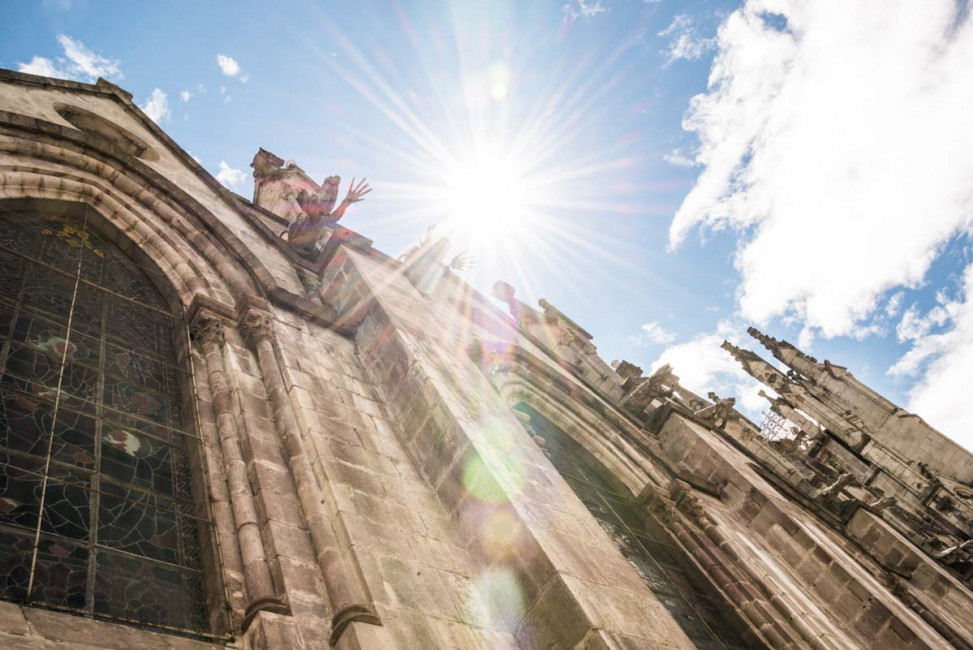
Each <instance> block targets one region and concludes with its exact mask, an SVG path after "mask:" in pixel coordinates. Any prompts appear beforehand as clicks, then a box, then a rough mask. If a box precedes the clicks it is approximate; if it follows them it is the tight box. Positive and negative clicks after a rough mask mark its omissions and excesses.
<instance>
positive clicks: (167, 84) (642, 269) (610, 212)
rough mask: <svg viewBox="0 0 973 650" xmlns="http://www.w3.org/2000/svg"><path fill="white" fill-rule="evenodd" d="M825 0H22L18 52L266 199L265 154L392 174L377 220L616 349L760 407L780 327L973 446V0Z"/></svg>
mask: <svg viewBox="0 0 973 650" xmlns="http://www.w3.org/2000/svg"><path fill="white" fill-rule="evenodd" d="M910 5H914V6H910ZM918 5H922V7H921V8H917V6H918ZM812 6H813V8H802V6H801V3H798V2H796V1H791V0H750V1H748V2H715V1H713V2H708V1H702V0H699V1H679V2H677V1H675V0H659V1H656V2H645V1H642V0H598V1H596V0H585V1H583V2H581V1H579V0H571V1H570V2H566V1H565V0H559V1H555V2H541V1H536V2H535V1H532V2H490V3H487V2H483V3H480V2H473V1H465V0H464V1H463V2H452V3H450V2H416V3H409V2H400V3H375V2H355V3H347V2H333V3H317V2H313V3H312V2H290V3H274V4H273V5H271V4H270V3H265V2H233V3H229V2H226V3H211V4H205V3H196V2H192V3H191V2H183V3H180V2H167V3H132V2H84V1H80V0H74V1H71V0H63V1H60V2H58V1H53V0H52V1H47V2H38V3H4V4H3V5H2V7H0V24H2V25H3V27H2V28H0V29H2V30H3V36H4V38H3V39H0V66H2V67H6V68H11V69H15V70H16V69H21V68H23V67H24V66H26V69H28V70H33V71H42V72H43V71H47V72H48V73H53V74H59V75H61V76H65V77H69V78H75V79H78V80H82V81H91V80H93V74H95V73H101V74H105V75H106V76H108V77H109V78H110V79H111V80H113V81H115V82H116V83H118V84H119V85H121V86H122V87H123V88H125V89H127V90H128V91H130V92H132V93H133V95H134V97H135V101H136V102H137V103H139V104H140V105H141V106H144V107H146V109H147V112H149V113H150V114H152V116H153V117H154V118H155V119H156V121H157V122H159V124H160V125H161V126H162V127H163V128H164V129H165V130H166V131H167V132H168V133H169V134H170V135H171V136H172V137H173V138H174V139H175V140H176V141H177V142H179V143H180V144H181V146H182V147H183V148H184V149H186V150H188V151H190V152H191V153H192V154H193V155H195V156H196V157H197V158H198V159H199V160H200V161H201V163H202V164H203V166H204V167H206V168H207V169H208V170H210V171H211V172H212V173H213V174H214V175H217V174H220V172H221V171H222V174H221V175H220V176H219V177H220V178H221V180H223V181H224V182H225V183H226V184H228V185H230V186H231V187H232V189H234V190H235V191H237V192H238V193H240V194H242V195H244V196H249V195H250V194H251V193H252V182H251V179H250V169H249V167H248V165H249V163H250V160H251V159H252V157H253V155H254V153H255V152H256V150H257V148H258V147H264V148H266V149H268V150H270V151H272V152H274V153H276V154H278V155H279V156H281V157H283V158H285V159H293V160H295V161H296V162H297V163H298V164H299V165H300V166H301V167H303V168H304V169H305V170H306V171H307V172H308V173H309V174H310V175H311V176H312V177H313V178H316V179H318V180H320V179H323V178H324V177H325V176H327V175H329V174H340V175H341V176H342V178H343V179H344V182H343V188H345V187H347V183H348V181H349V180H350V179H351V178H352V177H356V178H361V177H363V176H365V177H367V178H368V180H369V182H370V183H371V185H372V186H373V188H374V191H373V192H372V193H371V194H370V195H369V196H368V198H367V200H366V201H364V202H363V203H360V204H357V205H355V206H353V207H352V208H351V209H350V210H349V212H348V216H346V224H347V226H348V227H350V228H353V229H355V230H357V231H359V232H361V233H362V234H364V235H365V236H367V237H369V238H371V239H373V240H374V241H375V244H376V246H378V247H379V248H381V249H382V250H384V251H386V252H389V253H391V254H399V253H401V252H402V251H404V250H405V249H406V248H408V247H409V246H410V245H411V244H412V243H414V242H415V241H416V240H417V239H418V238H419V237H420V236H421V235H422V234H423V233H424V232H425V230H426V228H427V227H429V226H430V225H433V224H440V225H441V226H442V225H443V224H445V228H446V230H447V232H448V233H449V234H450V237H451V239H452V240H453V242H454V244H455V247H456V249H457V251H458V250H460V249H469V250H470V251H471V252H472V253H473V254H474V255H475V256H476V258H477V260H478V264H477V266H476V268H475V269H474V270H472V271H470V272H467V273H466V274H465V277H467V279H468V280H470V281H471V282H472V283H473V284H474V285H475V286H477V287H478V288H480V289H481V290H483V291H487V290H488V289H489V287H490V285H491V284H492V283H493V281H494V280H497V279H504V280H506V281H508V282H510V283H511V284H513V285H514V286H515V287H516V288H517V291H518V297H520V298H521V299H524V300H526V301H530V302H533V301H534V300H536V299H537V298H541V297H543V298H547V299H548V300H550V301H551V302H552V303H553V304H554V305H556V306H557V307H558V308H560V309H561V310H562V311H564V312H565V313H567V314H568V315H570V316H571V317H572V318H573V319H575V320H576V321H578V322H579V323H581V324H582V325H583V326H584V327H585V328H587V329H588V330H589V331H590V332H592V333H593V334H594V335H595V343H596V345H597V346H598V348H599V352H600V353H601V354H602V356H603V357H604V358H605V359H606V360H611V359H615V358H625V359H628V360H631V361H633V362H636V363H639V364H640V365H642V366H643V367H644V368H646V369H647V370H648V369H649V368H650V367H651V366H652V365H653V364H656V363H658V362H659V360H660V359H663V360H667V361H671V362H673V364H674V365H675V366H676V371H677V374H679V375H681V376H683V377H684V379H685V380H686V383H687V384H690V385H691V387H694V388H698V389H701V388H703V387H704V386H705V387H707V388H713V389H716V390H717V392H720V393H721V394H724V393H738V394H741V396H743V397H744V398H745V399H744V400H743V403H744V406H746V407H747V408H748V409H749V410H750V411H751V412H753V410H754V409H756V408H759V404H760V402H759V400H756V401H755V398H754V395H755V388H754V385H753V384H752V382H748V381H747V379H746V378H745V377H743V376H741V374H740V373H739V372H735V371H734V368H733V362H732V360H728V358H727V357H725V356H724V353H723V352H722V351H721V350H719V347H718V344H719V341H720V340H722V338H723V337H729V338H731V339H734V340H735V341H736V342H743V343H745V344H746V345H748V346H749V347H752V348H753V347H754V346H755V345H756V343H755V342H754V343H753V345H751V344H750V341H748V340H746V338H747V337H746V335H745V329H746V326H747V325H748V324H751V323H756V324H758V325H759V326H760V327H761V329H763V330H764V331H766V332H768V333H770V334H772V335H774V336H777V337H778V338H780V337H783V338H787V339H788V340H791V341H794V342H797V341H798V339H800V340H801V341H802V342H803V343H804V344H805V345H807V346H808V347H810V351H811V352H812V353H813V354H815V355H816V356H817V357H819V358H829V359H831V360H832V361H834V362H835V363H838V364H841V365H846V366H848V367H849V368H850V369H851V370H852V371H853V372H854V373H855V374H856V375H857V376H858V377H859V378H860V379H862V380H863V381H865V382H866V383H868V384H870V385H872V386H873V387H875V388H876V389H877V390H879V391H880V392H882V393H884V394H886V395H887V396H889V397H890V398H891V399H893V401H896V402H897V403H899V404H901V405H903V406H906V407H914V408H916V410H917V411H918V412H919V414H920V415H923V416H924V417H926V418H927V419H929V420H930V421H931V422H932V423H933V424H934V425H937V426H939V427H940V428H942V429H943V430H944V432H945V433H947V434H950V435H953V436H955V437H957V438H963V436H967V437H966V438H965V439H964V444H966V445H967V446H970V445H971V444H973V443H971V440H973V433H971V431H973V419H971V417H973V416H969V415H966V414H964V413H962V412H960V411H959V410H958V409H957V408H955V405H957V404H961V403H962V400H963V399H964V394H965V393H964V391H963V388H968V387H969V386H973V370H969V367H970V366H973V306H971V305H970V303H969V301H968V295H967V292H968V291H969V290H970V289H973V273H969V274H967V269H968V268H969V266H970V264H971V262H973V259H971V258H973V256H971V249H970V245H969V240H968V232H969V229H970V215H971V209H970V206H971V201H973V194H971V188H973V183H971V182H970V181H969V179H970V178H973V173H970V172H973V158H971V156H973V154H971V153H970V152H971V151H973V142H970V140H971V138H973V135H971V134H973V128H966V127H968V126H973V125H970V118H969V117H968V116H967V115H965V114H964V112H963V111H962V110H960V108H959V107H960V106H962V105H963V102H964V101H965V102H966V104H965V105H966V106H967V107H968V106H969V101H970V99H971V98H973V89H971V85H970V84H971V82H970V81H968V80H966V77H969V76H970V75H968V74H965V75H964V74H962V71H963V70H964V69H965V70H969V69H970V68H971V67H973V31H971V28H970V25H969V22H970V21H969V20H967V14H968V11H967V4H966V3H965V2H960V3H959V4H956V3H954V2H952V1H951V0H930V1H929V2H927V3H914V2H913V3H909V2H906V1H903V2H889V3H887V7H885V6H883V7H885V8H886V10H885V13H882V14H880V15H878V16H876V12H875V11H874V10H871V9H869V7H868V6H867V3H859V2H851V1H849V2H843V3H842V2H831V1H830V0H820V1H819V2H816V3H813V5H812ZM917 12H919V13H918V14H917ZM220 57H222V58H220ZM708 80H709V85H708ZM930 80H931V81H930ZM694 97H695V98H696V99H694ZM150 101H151V103H150ZM966 113H969V111H968V110H967V111H966ZM234 170H237V171H238V172H239V173H235V172H234ZM964 174H965V178H966V181H965V187H964V183H963V180H962V179H963V178H964V176H963V175H964ZM480 180H482V183H479V182H478V181H480ZM474 186H475V187H474ZM457 188H460V189H457ZM460 213H462V214H460ZM967 275H968V276H969V278H967ZM964 282H965V283H966V284H964ZM896 296H898V297H896ZM967 359H968V360H970V361H971V363H969V364H967V363H966V362H965V361H966V360H967ZM890 369H891V372H890Z"/></svg>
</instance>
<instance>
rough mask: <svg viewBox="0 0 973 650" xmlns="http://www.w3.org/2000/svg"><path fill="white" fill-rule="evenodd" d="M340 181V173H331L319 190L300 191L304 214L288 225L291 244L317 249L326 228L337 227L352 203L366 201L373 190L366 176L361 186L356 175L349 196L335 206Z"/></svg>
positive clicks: (299, 196)
mask: <svg viewBox="0 0 973 650" xmlns="http://www.w3.org/2000/svg"><path fill="white" fill-rule="evenodd" d="M340 185H341V177H340V176H328V177H327V178H326V179H324V183H322V184H321V187H320V188H319V189H318V190H312V191H308V190H301V191H300V192H299V193H298V194H297V204H298V205H299V206H301V211H302V212H303V214H301V215H299V216H298V217H297V219H295V220H294V221H293V222H291V225H290V226H289V227H288V228H287V241H289V242H290V244H291V246H293V247H294V248H297V249H298V250H302V251H312V250H314V247H315V246H316V245H317V243H318V240H319V239H320V238H321V234H322V233H323V232H324V229H325V228H329V227H333V226H334V225H335V224H336V223H338V220H339V219H341V217H343V216H344V215H345V210H347V209H348V206H350V205H351V204H352V203H358V202H359V201H364V200H365V195H366V194H368V193H369V192H371V191H372V188H371V187H369V185H368V183H367V182H366V181H365V179H364V178H363V179H362V180H361V181H359V183H358V185H357V186H356V185H355V179H354V178H353V179H351V186H350V187H349V188H348V194H346V195H345V199H344V200H343V201H342V202H341V205H339V206H338V208H337V209H334V204H335V201H337V199H338V187H339V186H340Z"/></svg>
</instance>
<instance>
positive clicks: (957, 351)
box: [889, 265, 973, 450]
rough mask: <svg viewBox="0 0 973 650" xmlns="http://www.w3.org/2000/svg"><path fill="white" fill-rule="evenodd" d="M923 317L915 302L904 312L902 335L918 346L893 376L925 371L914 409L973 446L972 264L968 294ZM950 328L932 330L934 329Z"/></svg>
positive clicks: (913, 400)
mask: <svg viewBox="0 0 973 650" xmlns="http://www.w3.org/2000/svg"><path fill="white" fill-rule="evenodd" d="M940 298H941V300H940V304H938V305H936V306H935V307H934V308H933V309H931V310H930V311H929V312H928V313H927V314H926V315H925V316H920V315H919V314H918V313H917V311H916V310H915V308H914V306H913V307H910V308H909V310H908V311H906V313H905V314H903V316H902V320H901V321H900V323H899V328H898V330H897V334H898V336H899V340H910V341H912V342H913V344H912V348H911V349H910V350H909V351H908V352H907V353H906V354H905V355H904V356H903V357H902V358H901V359H899V361H898V362H897V363H896V364H895V365H894V366H892V368H890V369H889V374H892V375H916V374H919V373H920V372H923V371H924V375H923V376H922V378H921V379H920V381H919V382H918V383H917V384H916V385H915V386H914V387H913V389H912V391H911V392H910V394H909V404H908V407H909V410H911V411H914V412H915V413H918V414H919V415H921V416H922V417H923V418H925V419H926V420H927V421H928V422H929V423H930V424H931V425H932V426H934V427H936V428H937V429H939V430H940V431H942V432H943V433H945V434H946V435H949V436H951V437H952V438H953V440H955V441H956V442H958V443H959V444H961V445H963V446H964V447H966V448H967V449H969V450H973V409H970V408H969V391H970V387H971V386H973V265H970V266H968V267H967V268H966V271H965V273H964V275H963V281H962V296H960V297H958V298H957V299H956V300H944V299H943V298H944V296H940ZM943 327H948V329H946V330H945V331H940V332H939V333H934V334H930V332H931V331H932V330H933V329H941V328H943Z"/></svg>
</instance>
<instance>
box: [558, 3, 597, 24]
mask: <svg viewBox="0 0 973 650" xmlns="http://www.w3.org/2000/svg"><path fill="white" fill-rule="evenodd" d="M561 11H562V12H563V13H564V22H566V23H568V24H571V23H573V22H574V21H575V20H577V19H578V18H594V17H595V16H597V15H598V14H603V13H606V12H607V11H608V7H606V6H605V5H603V4H602V0H571V2H568V3H566V4H564V6H562V7H561Z"/></svg>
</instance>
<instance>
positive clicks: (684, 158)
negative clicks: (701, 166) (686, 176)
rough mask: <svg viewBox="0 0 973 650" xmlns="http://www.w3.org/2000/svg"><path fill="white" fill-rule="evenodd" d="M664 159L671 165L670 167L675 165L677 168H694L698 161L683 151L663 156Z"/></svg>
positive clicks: (674, 150) (671, 152) (675, 150)
mask: <svg viewBox="0 0 973 650" xmlns="http://www.w3.org/2000/svg"><path fill="white" fill-rule="evenodd" d="M662 159H663V160H664V161H666V162H667V163H669V164H670V165H675V166H676V167H692V166H693V165H695V164H696V161H695V160H693V159H692V157H691V156H688V155H686V154H684V153H683V151H682V149H673V150H672V151H670V152H669V153H667V154H665V155H663V156H662Z"/></svg>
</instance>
